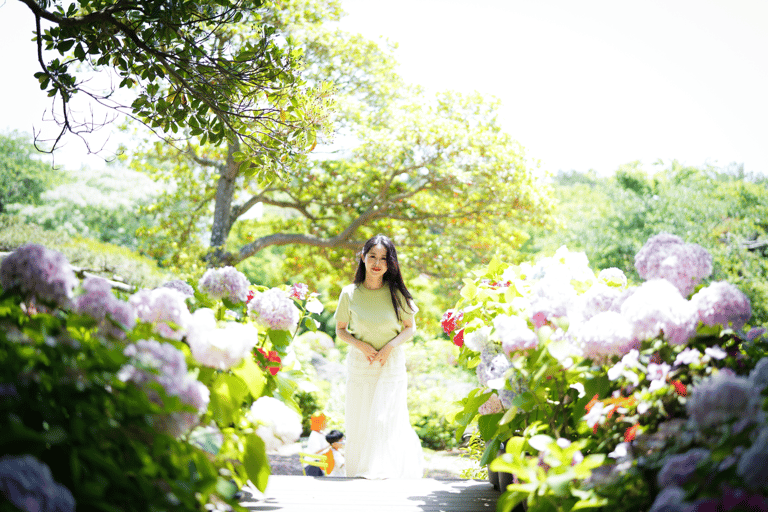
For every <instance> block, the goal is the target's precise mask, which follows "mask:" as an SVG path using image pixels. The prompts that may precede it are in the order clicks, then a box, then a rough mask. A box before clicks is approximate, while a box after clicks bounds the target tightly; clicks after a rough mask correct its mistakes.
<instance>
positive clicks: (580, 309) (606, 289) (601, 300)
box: [568, 283, 621, 323]
mask: <svg viewBox="0 0 768 512" xmlns="http://www.w3.org/2000/svg"><path fill="white" fill-rule="evenodd" d="M620 295H621V292H620V291H619V290H618V289H617V288H612V287H610V286H608V285H605V284H603V283H596V284H595V285H593V286H592V287H591V288H590V289H589V290H587V291H586V292H585V293H584V294H583V295H580V296H579V297H578V299H577V300H575V301H573V304H574V307H573V308H570V309H569V312H568V320H570V321H571V323H574V322H586V321H588V320H589V319H590V318H592V317H594V316H595V315H597V314H599V313H604V312H606V311H614V307H613V304H614V302H616V300H618V298H619V297H620Z"/></svg>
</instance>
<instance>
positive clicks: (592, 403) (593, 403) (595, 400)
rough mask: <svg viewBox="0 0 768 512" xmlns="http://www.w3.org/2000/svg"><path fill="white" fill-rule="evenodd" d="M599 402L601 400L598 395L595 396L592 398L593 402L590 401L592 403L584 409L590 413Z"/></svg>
mask: <svg viewBox="0 0 768 512" xmlns="http://www.w3.org/2000/svg"><path fill="white" fill-rule="evenodd" d="M599 401H600V400H598V395H597V394H596V395H595V396H593V397H592V400H590V401H589V403H588V404H587V405H585V406H584V408H585V409H586V410H587V412H589V411H591V410H592V407H594V406H595V404H596V403H597V402H599Z"/></svg>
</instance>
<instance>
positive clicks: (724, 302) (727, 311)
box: [691, 281, 752, 330]
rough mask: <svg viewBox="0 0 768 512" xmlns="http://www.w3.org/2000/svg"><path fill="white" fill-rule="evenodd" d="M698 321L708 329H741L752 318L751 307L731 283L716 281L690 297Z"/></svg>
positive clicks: (744, 296)
mask: <svg viewBox="0 0 768 512" xmlns="http://www.w3.org/2000/svg"><path fill="white" fill-rule="evenodd" d="M691 304H692V305H693V307H694V309H695V310H696V313H697V315H698V319H699V320H701V322H702V323H703V324H704V325H708V326H710V327H714V326H720V327H730V328H732V329H734V330H738V329H741V328H742V327H744V324H746V323H747V320H749V317H750V316H752V306H751V304H750V303H749V299H748V298H747V296H746V295H744V293H742V291H741V290H739V289H738V288H736V287H735V286H734V285H732V284H731V283H727V282H724V281H718V282H716V283H712V284H710V285H709V286H707V287H706V288H703V289H701V290H699V292H698V293H696V294H695V295H694V296H693V297H691Z"/></svg>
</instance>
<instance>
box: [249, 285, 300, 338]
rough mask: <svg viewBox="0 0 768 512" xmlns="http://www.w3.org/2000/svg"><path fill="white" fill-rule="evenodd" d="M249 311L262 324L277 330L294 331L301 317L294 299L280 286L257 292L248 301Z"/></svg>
mask: <svg viewBox="0 0 768 512" xmlns="http://www.w3.org/2000/svg"><path fill="white" fill-rule="evenodd" d="M248 313H250V315H251V316H252V317H253V318H254V319H255V320H256V321H257V322H259V323H260V324H261V325H264V326H265V327H268V328H269V329H272V330H275V331H293V330H294V329H296V326H297V325H298V323H299V318H300V317H301V312H300V311H299V309H298V308H297V307H296V304H295V303H294V302H293V300H292V299H290V298H289V297H288V295H286V294H285V292H284V291H282V290H280V289H278V288H272V289H270V290H267V291H266V292H262V293H257V294H256V296H255V297H254V298H253V300H251V301H250V302H249V303H248Z"/></svg>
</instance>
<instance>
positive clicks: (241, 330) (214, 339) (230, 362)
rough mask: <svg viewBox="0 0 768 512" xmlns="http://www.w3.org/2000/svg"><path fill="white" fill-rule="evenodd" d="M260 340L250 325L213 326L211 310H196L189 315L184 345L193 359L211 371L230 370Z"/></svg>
mask: <svg viewBox="0 0 768 512" xmlns="http://www.w3.org/2000/svg"><path fill="white" fill-rule="evenodd" d="M258 339H259V331H257V330H256V328H255V327H254V326H253V325H251V324H240V323H236V322H226V323H225V324H224V325H223V326H222V327H219V326H218V325H217V323H216V319H215V317H214V313H213V311H212V310H210V309H198V310H197V311H195V313H194V314H193V315H192V321H191V323H190V328H189V333H188V334H187V343H189V348H190V350H191V351H192V357H194V358H195V360H196V361H197V362H198V363H200V364H202V365H204V366H209V367H211V368H216V369H219V370H229V369H230V368H232V367H233V366H237V365H238V364H239V363H240V361H242V360H243V358H244V357H246V356H248V355H249V354H250V353H251V352H252V351H253V347H255V346H256V343H257V341H258Z"/></svg>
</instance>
